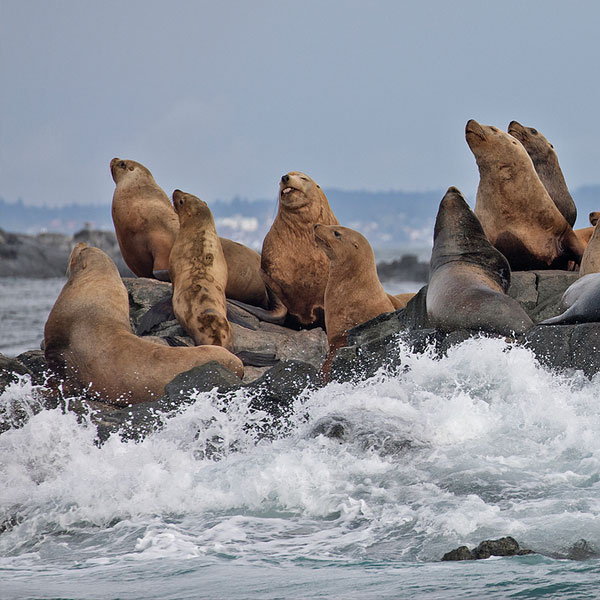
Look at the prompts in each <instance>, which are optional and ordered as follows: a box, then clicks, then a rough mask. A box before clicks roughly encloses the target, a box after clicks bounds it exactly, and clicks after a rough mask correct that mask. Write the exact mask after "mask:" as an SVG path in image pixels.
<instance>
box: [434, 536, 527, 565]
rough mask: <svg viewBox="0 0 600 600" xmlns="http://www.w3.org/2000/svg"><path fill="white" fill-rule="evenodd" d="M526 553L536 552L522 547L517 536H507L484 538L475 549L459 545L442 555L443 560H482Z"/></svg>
mask: <svg viewBox="0 0 600 600" xmlns="http://www.w3.org/2000/svg"><path fill="white" fill-rule="evenodd" d="M525 554H534V552H533V551H532V550H527V549H525V548H521V547H520V546H519V543H518V542H517V540H515V538H513V537H510V536H506V537H503V538H500V539H497V540H484V541H483V542H481V544H479V546H477V548H474V549H473V550H469V548H467V546H459V547H458V548H456V549H455V550H451V551H450V552H446V554H444V556H442V560H482V559H484V558H489V557H490V556H523V555H525Z"/></svg>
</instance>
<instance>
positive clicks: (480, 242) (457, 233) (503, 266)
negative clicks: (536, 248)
mask: <svg viewBox="0 0 600 600" xmlns="http://www.w3.org/2000/svg"><path fill="white" fill-rule="evenodd" d="M430 265H431V268H430V276H429V285H428V287H427V297H426V305H427V315H428V317H429V319H430V320H431V322H432V324H433V325H434V327H435V328H437V329H440V330H442V331H454V330H458V329H477V330H480V331H487V332H494V333H500V334H502V335H511V334H514V333H522V332H524V331H526V330H527V329H529V328H530V327H531V326H532V325H533V322H532V321H531V319H530V318H529V316H528V315H527V313H526V312H525V311H524V310H523V308H522V307H521V305H520V304H519V303H518V302H517V301H516V300H514V299H513V298H511V297H510V296H507V295H506V292H507V290H508V287H509V285H510V267H509V265H508V261H507V260H506V258H505V257H504V256H503V255H502V254H501V253H500V252H499V251H498V250H496V248H494V247H493V246H492V245H491V244H490V242H489V241H488V239H487V237H486V235H485V233H484V232H483V228H482V227H481V224H480V223H479V221H478V220H477V217H476V216H475V215H474V214H473V211H472V210H471V209H470V208H469V206H468V204H467V203H466V202H465V199H464V198H463V196H462V194H461V193H460V191H459V190H458V189H456V188H455V187H450V188H448V191H447V192H446V195H445V196H444V198H443V199H442V201H441V203H440V208H439V210H438V214H437V218H436V221H435V230H434V234H433V250H432V252H431V263H430Z"/></svg>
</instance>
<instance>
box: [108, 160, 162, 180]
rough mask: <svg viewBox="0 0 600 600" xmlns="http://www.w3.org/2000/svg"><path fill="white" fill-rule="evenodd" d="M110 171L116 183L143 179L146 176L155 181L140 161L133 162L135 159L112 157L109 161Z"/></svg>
mask: <svg viewBox="0 0 600 600" xmlns="http://www.w3.org/2000/svg"><path fill="white" fill-rule="evenodd" d="M110 173H111V175H112V178H113V181H114V182H115V183H116V184H117V185H118V184H119V183H121V182H131V181H138V180H145V179H148V178H150V180H151V181H152V182H153V183H155V181H154V177H152V173H150V171H149V170H148V169H147V168H146V167H145V166H144V165H142V164H141V163H139V162H135V160H126V159H124V158H113V159H112V160H111V161H110Z"/></svg>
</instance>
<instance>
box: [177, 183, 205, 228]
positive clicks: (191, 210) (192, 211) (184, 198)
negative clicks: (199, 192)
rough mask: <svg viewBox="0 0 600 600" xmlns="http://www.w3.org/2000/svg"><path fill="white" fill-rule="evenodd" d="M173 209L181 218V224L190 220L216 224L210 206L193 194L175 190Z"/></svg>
mask: <svg viewBox="0 0 600 600" xmlns="http://www.w3.org/2000/svg"><path fill="white" fill-rule="evenodd" d="M173 207H174V208H175V212H176V213H177V215H178V216H179V222H180V223H181V221H182V220H184V219H188V218H194V219H198V220H200V221H202V222H204V221H209V222H211V223H214V220H213V216H212V213H211V212H210V208H208V204H206V202H204V200H200V198H198V197H197V196H194V195H193V194H188V193H186V192H182V191H181V190H175V191H174V192H173Z"/></svg>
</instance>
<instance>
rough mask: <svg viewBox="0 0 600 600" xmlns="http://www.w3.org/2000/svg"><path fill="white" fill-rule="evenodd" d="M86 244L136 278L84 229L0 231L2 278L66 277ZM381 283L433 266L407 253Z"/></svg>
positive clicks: (417, 275)
mask: <svg viewBox="0 0 600 600" xmlns="http://www.w3.org/2000/svg"><path fill="white" fill-rule="evenodd" d="M77 242H86V243H87V244H89V245H91V246H96V247H98V248H101V249H102V250H104V251H105V252H106V253H107V254H108V255H109V256H110V257H111V258H112V259H113V260H114V261H115V264H116V265H117V268H118V269H119V273H120V274H121V276H123V277H133V276H134V275H133V273H132V272H131V271H130V270H129V268H128V267H127V265H126V264H125V261H124V260H123V257H122V256H121V251H120V249H119V245H118V243H117V238H116V236H115V234H114V232H112V231H99V230H93V229H82V230H81V231H78V232H77V233H75V234H74V235H68V234H63V233H38V234H36V235H29V234H25V233H9V232H6V231H3V230H2V229H0V277H26V278H31V279H50V278H53V277H64V276H65V272H66V268H67V264H68V259H69V254H70V252H71V249H72V247H73V245H74V244H76V243H77ZM377 271H378V274H379V277H380V279H381V281H390V280H397V281H415V282H423V283H425V282H426V281H427V277H428V274H429V263H427V262H422V261H421V260H420V259H419V257H418V252H416V251H415V252H414V253H413V252H411V251H410V250H407V251H406V252H403V253H402V254H401V256H400V258H398V259H394V260H391V261H383V260H382V261H379V262H378V264H377Z"/></svg>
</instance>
